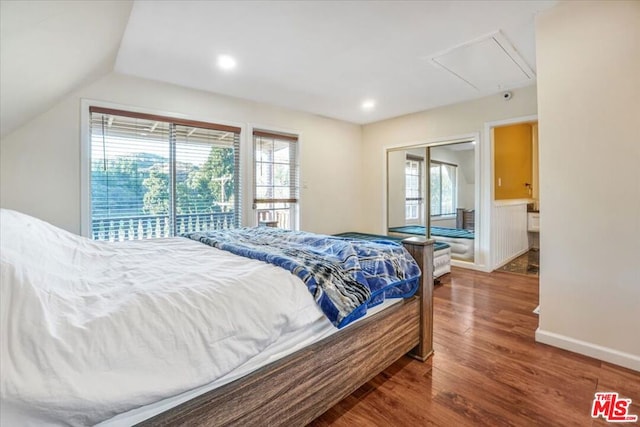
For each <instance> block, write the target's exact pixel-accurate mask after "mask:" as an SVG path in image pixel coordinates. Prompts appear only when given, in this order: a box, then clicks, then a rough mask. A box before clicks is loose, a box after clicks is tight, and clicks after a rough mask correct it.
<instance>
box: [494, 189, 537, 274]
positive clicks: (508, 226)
mask: <svg viewBox="0 0 640 427" xmlns="http://www.w3.org/2000/svg"><path fill="white" fill-rule="evenodd" d="M527 202H528V201H527V200H523V201H518V200H513V201H496V202H494V203H493V207H492V212H491V224H492V227H491V228H492V230H491V231H492V234H491V236H492V239H491V240H492V251H491V252H492V254H493V256H492V261H493V262H492V266H493V269H494V270H495V269H496V268H500V267H502V266H503V265H505V264H506V263H508V262H509V261H511V260H513V259H514V258H517V257H519V256H520V255H522V254H524V253H525V252H527V251H528V250H529V238H528V234H527Z"/></svg>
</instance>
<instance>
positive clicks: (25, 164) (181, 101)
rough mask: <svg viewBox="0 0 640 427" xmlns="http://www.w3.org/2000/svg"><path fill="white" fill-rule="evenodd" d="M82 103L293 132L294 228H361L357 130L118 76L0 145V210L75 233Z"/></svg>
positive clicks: (70, 99)
mask: <svg viewBox="0 0 640 427" xmlns="http://www.w3.org/2000/svg"><path fill="white" fill-rule="evenodd" d="M81 98H88V99H91V100H98V101H104V102H110V103H115V104H121V105H123V106H130V107H138V108H144V109H149V110H152V111H165V112H172V113H174V114H180V115H186V116H191V117H194V118H197V119H198V120H208V121H212V122H217V123H220V122H223V123H224V122H231V123H233V124H242V125H246V126H248V125H259V126H261V127H266V128H269V127H270V126H271V127H273V128H274V129H290V130H296V131H298V132H300V133H301V138H300V145H301V146H300V171H301V176H300V178H301V179H300V181H301V183H302V188H301V189H300V227H301V228H302V229H304V230H308V231H315V232H321V233H336V232H342V231H349V230H356V229H358V228H360V216H361V197H360V189H361V185H362V183H361V180H362V179H363V174H362V162H361V153H362V133H361V132H362V129H361V126H359V125H355V124H352V123H347V122H342V121H339V120H333V119H328V118H324V117H320V116H317V115H313V114H308V113H303V112H298V111H294V110H289V109H284V108H278V107H273V106H269V105H265V104H260V103H255V102H250V101H245V100H241V99H237V98H232V97H227V96H223V95H216V94H212V93H208V92H203V91H198V90H192V89H187V88H183V87H179V86H175V85H170V84H165V83H160V82H155V81H151V80H145V79H140V78H136V77H130V76H125V75H121V74H117V73H111V74H109V75H107V76H105V77H104V78H102V79H100V80H98V81H96V82H94V83H92V84H89V85H87V86H85V87H84V88H82V89H80V90H78V91H76V92H74V93H73V94H71V95H69V96H67V97H66V98H65V99H63V100H62V101H61V102H59V103H58V104H56V105H55V106H54V107H53V108H52V109H51V110H49V111H47V112H45V113H44V114H42V115H40V116H38V117H36V118H34V119H33V120H31V121H30V122H28V123H27V124H26V125H24V126H22V127H21V128H19V129H17V130H16V131H14V132H13V133H11V134H9V135H7V136H5V137H4V138H2V140H1V141H0V161H1V163H0V206H2V207H3V208H10V209H15V210H19V211H22V212H25V213H28V214H31V215H34V216H36V217H39V218H41V219H44V220H46V221H49V222H51V223H53V224H54V225H57V226H59V227H62V228H64V229H67V230H69V231H72V232H75V233H79V232H80V221H81V218H80V203H81V195H80V144H81V141H80V100H81ZM246 137H247V136H246V135H245V138H246ZM244 188H245V189H248V188H250V184H248V183H246V182H245V183H244ZM245 203H246V200H245Z"/></svg>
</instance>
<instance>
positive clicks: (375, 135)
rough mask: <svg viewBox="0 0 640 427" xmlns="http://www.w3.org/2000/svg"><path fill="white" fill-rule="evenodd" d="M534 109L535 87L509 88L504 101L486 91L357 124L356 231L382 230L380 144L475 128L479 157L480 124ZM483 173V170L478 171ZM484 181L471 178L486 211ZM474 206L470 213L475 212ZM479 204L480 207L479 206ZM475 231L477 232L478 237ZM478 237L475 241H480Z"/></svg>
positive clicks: (480, 254)
mask: <svg viewBox="0 0 640 427" xmlns="http://www.w3.org/2000/svg"><path fill="white" fill-rule="evenodd" d="M536 112H537V104H536V88H535V86H529V87H526V88H521V89H516V90H513V98H512V99H511V100H510V101H504V100H503V99H502V97H501V96H500V95H497V94H496V95H493V96H488V97H484V98H480V99H476V100H473V101H469V102H465V103H460V104H455V105H450V106H445V107H440V108H435V109H432V110H427V111H422V112H419V113H414V114H409V115H406V116H401V117H396V118H393V119H389V120H384V121H381V122H376V123H372V124H368V125H365V126H363V129H362V137H363V145H364V150H363V153H362V162H363V169H362V170H363V172H364V173H365V174H366V176H365V179H364V180H363V187H362V194H361V197H362V198H363V201H364V206H365V209H364V210H363V212H362V213H363V217H362V225H361V227H360V230H361V231H366V232H371V233H376V234H380V233H384V230H385V227H386V224H385V221H386V213H385V211H386V208H387V207H386V200H385V198H386V193H385V189H386V177H385V171H386V148H387V147H391V146H408V145H418V144H420V143H425V142H431V141H433V140H436V139H450V137H455V136H462V135H464V136H468V135H469V134H472V133H479V134H480V140H479V141H478V144H477V145H476V151H478V150H480V151H478V155H479V156H480V157H479V158H480V162H482V161H483V158H482V152H483V143H484V138H483V129H484V124H485V122H491V121H497V120H505V119H510V118H514V117H523V116H530V115H535V114H536ZM482 173H483V174H485V173H486V174H489V171H488V170H487V171H483V172H482ZM484 181H488V182H489V183H490V182H491V178H490V176H489V177H488V178H487V177H485V178H483V180H479V181H478V182H475V185H476V186H479V188H480V197H479V198H480V200H487V202H486V204H487V205H488V206H487V207H486V209H487V210H489V209H490V205H489V202H488V200H489V199H488V197H486V196H485V194H484V193H483V191H485V189H488V188H489V187H487V185H489V184H483V182H484ZM479 208H480V206H476V212H477V213H478V212H480V210H479ZM483 209H484V208H483ZM482 221H483V219H482V218H480V220H479V221H478V223H477V224H476V236H477V239H476V240H477V242H476V245H477V247H476V256H475V260H476V267H477V268H481V269H482V268H484V267H482V266H483V265H484V264H485V263H486V262H487V261H488V260H489V248H488V246H489V243H488V236H487V235H488V234H489V233H488V232H485V235H484V236H482V235H481V232H482V230H479V227H482V228H486V229H487V230H488V227H489V224H488V223H487V224H484V223H483V222H482ZM478 236H479V237H478ZM481 241H482V242H483V244H482V245H481V246H478V245H480V242H481Z"/></svg>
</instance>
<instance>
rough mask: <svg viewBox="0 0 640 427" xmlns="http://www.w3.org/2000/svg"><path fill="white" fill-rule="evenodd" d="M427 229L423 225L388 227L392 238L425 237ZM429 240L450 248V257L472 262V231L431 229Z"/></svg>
mask: <svg viewBox="0 0 640 427" xmlns="http://www.w3.org/2000/svg"><path fill="white" fill-rule="evenodd" d="M426 232H427V229H426V227H425V226H423V225H406V226H402V227H390V228H389V233H390V234H391V235H393V236H399V237H402V236H405V237H406V236H425V235H426ZM431 238H432V239H434V240H435V241H436V242H442V243H446V244H448V245H449V246H450V247H451V257H452V258H453V259H457V260H461V261H473V254H474V239H475V234H474V232H473V231H470V230H464V229H460V228H446V227H436V226H432V227H431Z"/></svg>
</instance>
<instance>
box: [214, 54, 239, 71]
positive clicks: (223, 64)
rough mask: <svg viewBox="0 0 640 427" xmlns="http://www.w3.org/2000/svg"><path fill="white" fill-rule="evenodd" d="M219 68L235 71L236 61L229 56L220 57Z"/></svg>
mask: <svg viewBox="0 0 640 427" xmlns="http://www.w3.org/2000/svg"><path fill="white" fill-rule="evenodd" d="M218 67H220V68H221V69H223V70H227V71H228V70H233V69H234V68H236V60H235V59H233V58H232V57H231V56H229V55H219V56H218Z"/></svg>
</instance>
